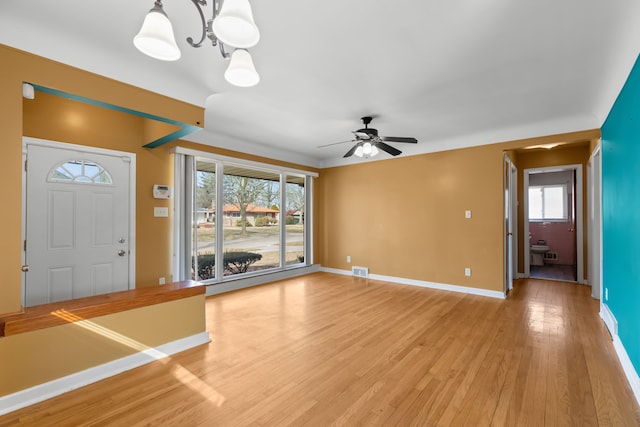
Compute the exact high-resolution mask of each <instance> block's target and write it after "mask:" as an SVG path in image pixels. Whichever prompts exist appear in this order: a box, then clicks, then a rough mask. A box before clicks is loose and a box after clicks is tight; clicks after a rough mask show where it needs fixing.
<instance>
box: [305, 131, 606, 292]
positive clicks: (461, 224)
mask: <svg viewBox="0 0 640 427" xmlns="http://www.w3.org/2000/svg"><path fill="white" fill-rule="evenodd" d="M598 136H599V131H597V130H592V131H584V132H575V133H571V134H562V135H553V136H548V137H542V138H531V139H526V140H519V141H511V142H505V143H498V144H492V145H485V146H481V147H474V148H466V149H460V150H451V151H444V152H439V153H431V154H424V155H419V156H412V157H401V158H397V159H390V160H385V161H377V162H366V163H361V164H356V165H350V166H343V167H336V168H329V169H323V170H322V171H321V173H320V177H319V178H318V180H317V181H318V185H317V188H316V189H317V193H316V205H317V208H318V216H317V217H316V221H318V222H319V230H318V234H317V236H316V245H317V247H316V249H317V251H318V261H319V262H320V263H321V264H322V265H323V266H325V267H329V268H337V269H347V270H349V269H351V266H354V265H355V266H364V267H369V269H370V270H369V271H370V273H371V274H380V275H387V276H394V277H400V278H408V279H416V280H421V281H428V282H436V283H444V284H451V285H458V286H467V287H472V288H481V289H486V290H492V291H502V290H503V220H502V218H503V195H502V194H503V193H502V192H503V156H504V154H505V153H507V154H509V155H510V156H511V158H512V159H514V158H515V159H517V161H518V162H519V161H520V153H517V154H516V152H515V151H514V150H515V149H518V148H523V147H527V146H529V145H535V144H547V143H551V142H566V141H583V140H589V139H592V138H597V137H598ZM553 151H554V150H552V151H551V152H553ZM547 153H549V152H547ZM560 157H562V162H565V161H567V159H566V158H564V156H560ZM568 160H571V159H568ZM541 161H543V162H552V160H541ZM572 162H573V161H572ZM523 164H526V163H523ZM519 167H520V166H519ZM520 182H522V180H520ZM467 209H469V210H471V211H472V218H471V219H465V217H464V212H465V210H467ZM347 255H349V256H351V260H352V262H351V264H348V263H347V261H346V257H347ZM465 267H470V268H471V272H472V274H471V277H465V275H464V269H465Z"/></svg>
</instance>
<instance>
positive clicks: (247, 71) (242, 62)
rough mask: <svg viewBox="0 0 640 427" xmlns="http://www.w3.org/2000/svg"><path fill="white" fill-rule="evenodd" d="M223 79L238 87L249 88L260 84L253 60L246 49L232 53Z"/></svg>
mask: <svg viewBox="0 0 640 427" xmlns="http://www.w3.org/2000/svg"><path fill="white" fill-rule="evenodd" d="M224 78H225V79H226V80H227V81H228V82H229V83H231V84H232V85H234V86H239V87H251V86H255V85H257V84H258V82H260V76H259V75H258V72H257V71H256V68H255V67H254V66H253V59H251V55H250V54H249V52H248V51H247V50H246V49H236V50H234V51H233V53H232V54H231V61H230V62H229V67H228V68H227V71H225V73H224Z"/></svg>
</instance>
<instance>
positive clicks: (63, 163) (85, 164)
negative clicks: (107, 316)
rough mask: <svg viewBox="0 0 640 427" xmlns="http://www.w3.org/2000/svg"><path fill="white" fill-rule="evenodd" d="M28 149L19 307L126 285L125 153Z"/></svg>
mask: <svg viewBox="0 0 640 427" xmlns="http://www.w3.org/2000/svg"><path fill="white" fill-rule="evenodd" d="M26 147H27V150H26V153H27V154H26V156H27V167H26V169H27V171H26V209H25V210H26V227H25V237H26V239H25V240H26V242H25V247H26V249H25V262H26V264H27V265H28V271H27V273H26V274H25V306H33V305H38V304H46V303H49V302H55V301H61V300H68V299H74V298H81V297H85V296H90V295H97V294H104V293H109V292H115V291H121V290H126V289H129V287H130V283H129V282H130V280H129V278H130V275H129V262H130V261H131V260H130V256H129V249H130V247H129V245H130V242H129V241H130V228H129V227H130V224H129V222H130V221H129V215H130V210H129V208H130V206H129V204H130V198H129V196H130V194H129V193H130V179H131V160H132V159H131V157H128V156H117V155H108V154H98V153H95V152H91V150H87V151H82V150H81V149H71V148H69V147H67V146H66V145H65V146H64V148H58V147H51V146H41V145H37V144H29V143H27V145H26Z"/></svg>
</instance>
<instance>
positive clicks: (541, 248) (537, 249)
mask: <svg viewBox="0 0 640 427" xmlns="http://www.w3.org/2000/svg"><path fill="white" fill-rule="evenodd" d="M531 252H533V253H534V254H543V253H545V252H549V246H547V245H531Z"/></svg>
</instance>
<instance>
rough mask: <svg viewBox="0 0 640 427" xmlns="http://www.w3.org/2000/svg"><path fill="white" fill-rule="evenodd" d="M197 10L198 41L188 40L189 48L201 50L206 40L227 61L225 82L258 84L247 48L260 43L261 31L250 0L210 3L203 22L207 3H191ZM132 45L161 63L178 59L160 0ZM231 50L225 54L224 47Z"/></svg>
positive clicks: (246, 84)
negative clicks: (199, 33) (206, 17)
mask: <svg viewBox="0 0 640 427" xmlns="http://www.w3.org/2000/svg"><path fill="white" fill-rule="evenodd" d="M191 2H192V3H193V4H194V5H195V6H196V8H197V9H198V13H199V15H200V20H201V24H202V29H201V38H200V40H199V41H197V42H194V40H193V38H191V37H189V38H187V43H189V44H190V45H191V46H192V47H200V46H201V45H202V43H203V42H204V40H205V38H208V39H209V40H210V41H211V45H212V46H219V48H220V53H221V55H222V57H223V58H224V59H226V60H230V62H229V67H228V68H227V71H226V72H225V73H224V75H225V79H226V80H227V81H228V82H229V83H231V84H232V85H234V86H239V87H250V86H255V85H256V84H258V82H259V81H260V76H259V75H258V72H257V71H256V69H255V66H254V65H253V59H252V58H251V55H250V54H249V51H247V48H250V47H253V46H255V45H256V44H257V43H258V41H259V40H260V31H259V30H258V27H257V26H256V24H255V22H254V20H253V12H252V10H251V5H250V4H249V0H213V13H212V18H211V19H209V20H206V19H205V17H204V11H203V10H202V7H203V6H206V5H207V2H206V0H191ZM133 44H134V46H135V47H136V48H137V49H138V50H139V51H140V52H142V53H144V54H145V55H148V56H150V57H152V58H155V59H160V60H163V61H176V60H178V59H180V56H181V54H180V49H179V48H178V45H177V44H176V41H175V36H174V35H173V26H172V25H171V21H169V17H168V16H167V14H166V13H165V11H164V9H163V7H162V0H156V1H155V3H154V6H153V8H152V9H151V10H150V11H149V12H148V13H147V15H146V17H145V19H144V22H143V23H142V27H141V28H140V31H139V32H138V34H137V35H136V36H135V37H134V38H133ZM225 45H226V46H229V47H232V48H234V51H233V52H231V53H230V52H227V50H226V46H225Z"/></svg>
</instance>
